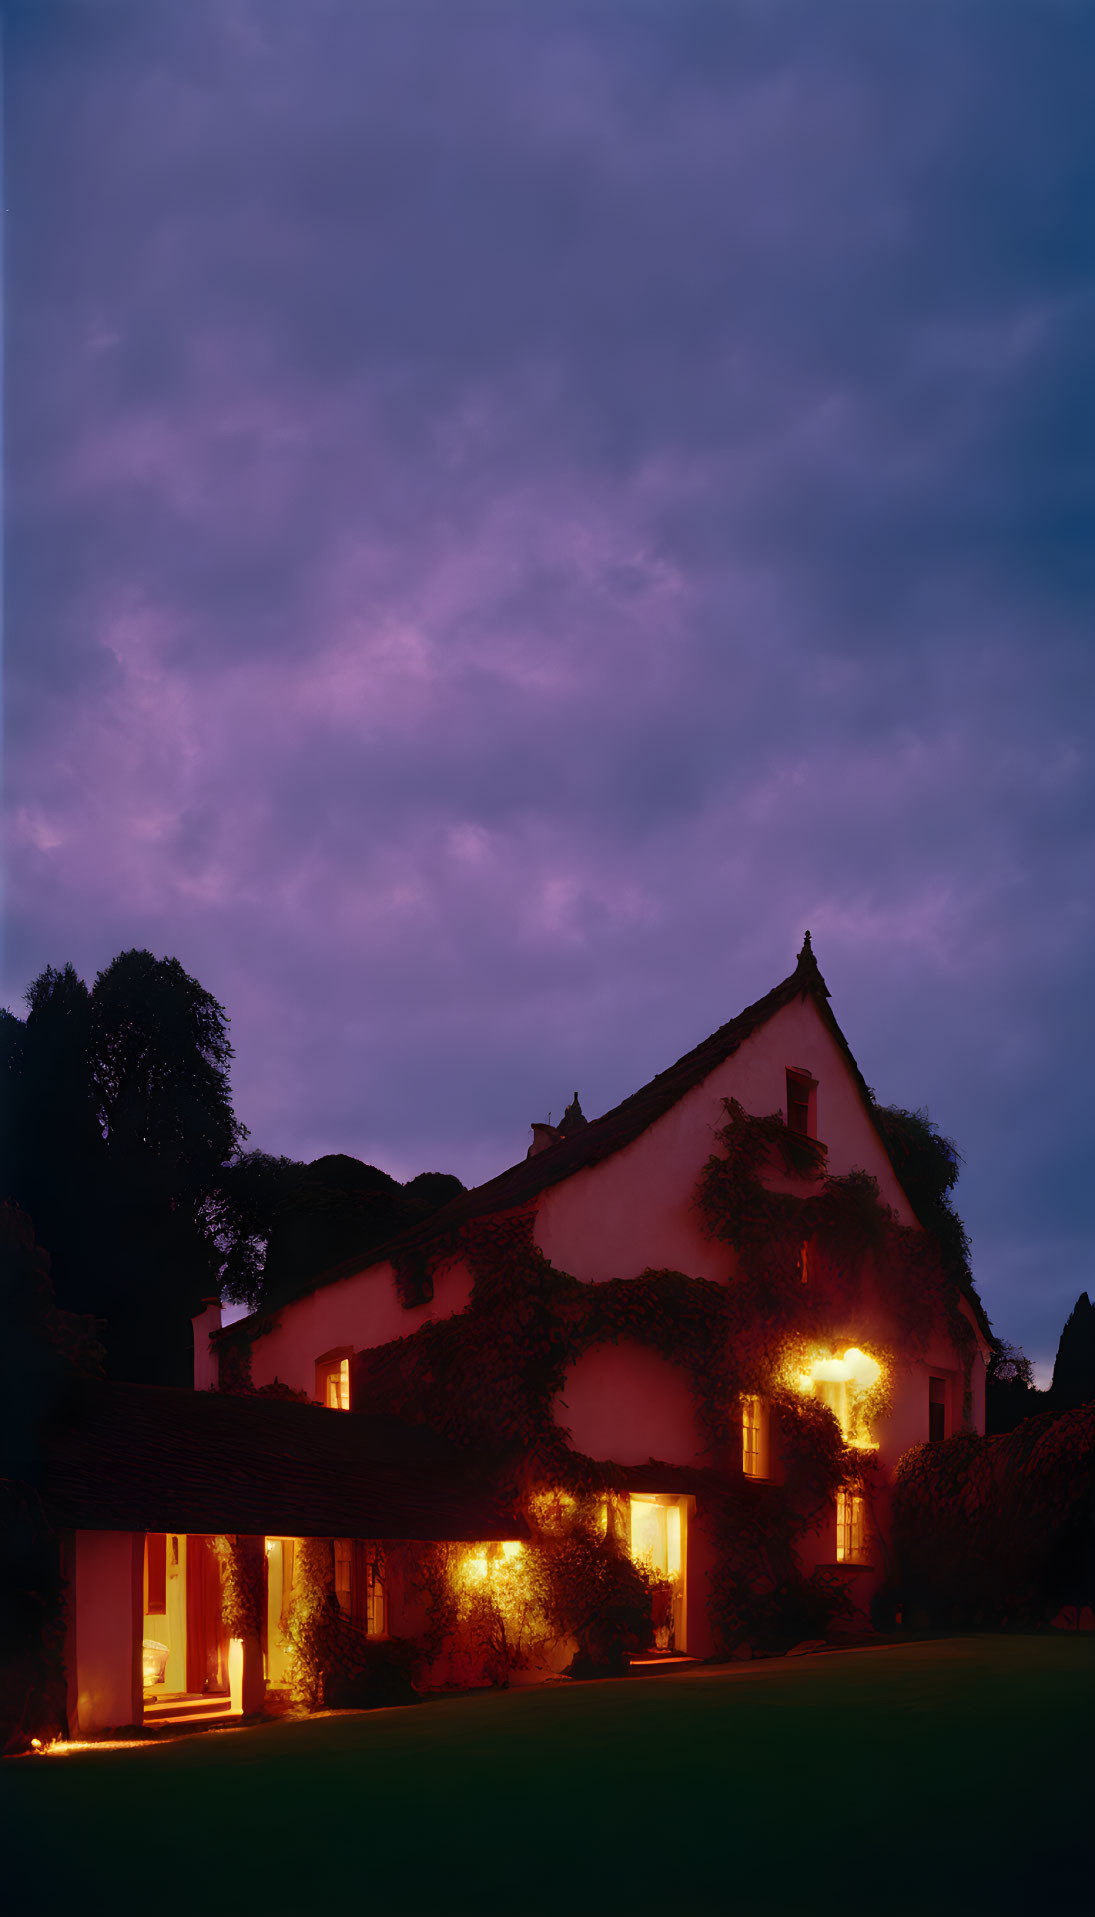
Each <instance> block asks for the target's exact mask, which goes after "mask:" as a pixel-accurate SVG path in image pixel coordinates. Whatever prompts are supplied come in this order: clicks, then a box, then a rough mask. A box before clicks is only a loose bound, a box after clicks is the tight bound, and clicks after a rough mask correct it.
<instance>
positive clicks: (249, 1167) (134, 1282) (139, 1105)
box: [0, 951, 464, 1384]
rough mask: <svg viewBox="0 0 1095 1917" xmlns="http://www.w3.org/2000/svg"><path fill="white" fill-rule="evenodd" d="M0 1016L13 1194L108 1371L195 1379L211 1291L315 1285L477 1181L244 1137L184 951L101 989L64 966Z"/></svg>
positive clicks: (205, 1003) (210, 1014) (245, 1295)
mask: <svg viewBox="0 0 1095 1917" xmlns="http://www.w3.org/2000/svg"><path fill="white" fill-rule="evenodd" d="M26 996H27V1005H28V1013H27V1018H26V1021H25V1022H22V1021H20V1020H19V1019H17V1018H14V1017H12V1015H11V1014H10V1013H4V1014H3V1015H2V1016H0V1127H2V1129H0V1145H2V1146H3V1150H4V1158H3V1167H4V1183H3V1187H2V1188H0V1198H3V1197H9V1198H11V1199H13V1200H15V1201H16V1202H17V1203H18V1204H19V1205H21V1206H22V1207H23V1209H24V1210H25V1211H26V1212H27V1213H29V1214H30V1216H31V1217H32V1218H33V1220H34V1224H35V1228H36V1231H37V1235H38V1239H39V1242H40V1243H41V1244H42V1245H45V1246H46V1247H48V1250H49V1254H50V1257H51V1260H52V1270H53V1283H54V1285H55V1287H56V1295H57V1302H58V1304H59V1305H60V1306H61V1307H63V1308H64V1309H65V1310H67V1311H70V1312H77V1313H91V1314H93V1316H94V1317H95V1319H96V1320H97V1321H98V1323H99V1325H100V1327H101V1331H102V1338H103V1343H104V1345H105V1348H106V1353H107V1369H108V1370H109V1372H110V1373H111V1375H113V1376H115V1377H120V1378H135V1379H142V1380H146V1381H148V1382H150V1383H161V1384H188V1383H189V1382H190V1381H191V1378H192V1376H193V1369H192V1366H193V1357H192V1334H191V1324H190V1321H191V1318H192V1317H193V1315H194V1314H195V1312H196V1311H198V1310H199V1308H200V1306H201V1303H202V1300H203V1299H204V1298H207V1297H211V1296H218V1295H219V1296H224V1297H227V1298H229V1299H231V1300H233V1301H239V1302H242V1303H247V1304H251V1305H254V1304H256V1303H258V1302H259V1301H260V1299H263V1300H265V1301H267V1302H278V1301H279V1300H280V1299H282V1298H284V1297H288V1296H292V1295H293V1294H294V1293H295V1292H297V1291H300V1290H302V1289H305V1288H306V1287H307V1285H308V1284H309V1283H310V1282H311V1281H313V1280H314V1279H315V1277H317V1276H318V1275H319V1274H320V1273H321V1272H323V1271H324V1270H327V1269H329V1268H330V1267H331V1266H332V1265H335V1264H339V1263H341V1262H343V1261H345V1260H347V1259H355V1258H359V1257H363V1256H366V1255H367V1254H368V1252H369V1251H370V1250H371V1249H372V1248H373V1247H375V1246H378V1245H379V1244H381V1243H382V1242H383V1241H384V1240H385V1239H387V1238H392V1237H394V1236H396V1235H397V1234H398V1233H399V1232H401V1231H405V1230H406V1229H407V1228H408V1227H409V1226H411V1225H414V1224H417V1223H420V1222H421V1221H422V1220H424V1219H426V1218H428V1217H430V1216H431V1215H432V1213H433V1212H435V1211H436V1210H438V1209H439V1207H440V1206H442V1205H444V1204H446V1203H447V1202H448V1201H449V1199H450V1198H452V1197H454V1196H456V1195H457V1194H458V1193H459V1192H461V1191H462V1190H463V1189H464V1188H463V1186H462V1185H461V1183H460V1181H459V1179H457V1178H452V1177H450V1176H448V1175H447V1174H445V1173H441V1172H425V1173H422V1174H421V1175H420V1176H419V1177H418V1178H415V1179H412V1180H411V1181H410V1182H409V1184H407V1185H405V1186H403V1185H400V1184H398V1183H397V1181H396V1180H395V1179H394V1178H390V1177H389V1176H388V1174H387V1173H386V1172H383V1171H380V1170H378V1169H377V1168H376V1167H375V1166H372V1165H363V1164H361V1163H360V1161H359V1160H358V1159H356V1158H349V1157H345V1156H341V1155H337V1154H336V1155H334V1156H331V1157H328V1158H323V1159H317V1160H316V1162H315V1163H314V1164H313V1165H301V1164H298V1163H297V1162H296V1161H295V1160H293V1159H289V1158H275V1157H272V1156H271V1155H270V1154H269V1153H266V1152H257V1151H256V1152H244V1151H242V1150H241V1147H242V1145H243V1141H244V1140H245V1139H246V1137H247V1132H246V1128H245V1127H244V1126H243V1125H241V1124H240V1122H239V1120H238V1119H237V1118H236V1116H235V1113H234V1111H233V1109H232V1095H231V1088H230V1085H229V1078H228V1069H229V1065H230V1063H231V1059H232V1047H231V1045H230V1043H229V1040H228V1021H227V1019H226V1017H225V1013H224V1009H223V1007H222V1006H220V1005H219V1004H218V1003H217V1001H216V999H215V998H214V997H213V996H212V994H211V993H209V992H207V991H206V990H205V989H204V988H203V987H202V986H201V985H199V983H198V981H197V980H196V979H194V978H191V977H190V976H189V974H188V973H186V972H185V971H184V970H183V968H182V966H181V965H180V964H179V962H178V960H177V959H173V958H167V959H157V958H155V957H154V956H153V955H152V953H151V952H143V951H130V952H122V953H120V954H119V956H118V957H117V958H116V959H114V960H113V961H112V963H111V964H110V965H108V966H107V967H106V969H105V970H104V971H102V972H100V973H99V975H98V977H97V978H96V980H95V984H94V987H93V988H92V990H91V991H90V992H89V991H88V988H87V986H86V985H85V984H84V983H83V981H82V980H81V979H80V978H79V977H78V975H77V973H76V972H75V970H74V968H73V967H72V966H71V965H66V966H64V967H63V968H62V969H61V970H57V969H55V968H54V967H53V966H47V967H46V969H45V971H44V972H42V973H41V975H40V976H39V977H38V978H36V979H35V981H34V983H33V985H32V986H31V987H30V989H29V991H28V992H27V995H26Z"/></svg>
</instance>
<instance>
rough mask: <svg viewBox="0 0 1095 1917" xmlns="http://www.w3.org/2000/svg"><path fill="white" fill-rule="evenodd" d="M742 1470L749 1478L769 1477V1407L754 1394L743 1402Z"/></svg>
mask: <svg viewBox="0 0 1095 1917" xmlns="http://www.w3.org/2000/svg"><path fill="white" fill-rule="evenodd" d="M741 1468H742V1470H743V1471H744V1473H745V1475H746V1477H747V1478H766V1477H767V1476H768V1406H767V1404H766V1403H765V1401H764V1399H763V1398H760V1397H757V1395H756V1394H755V1393H754V1392H747V1393H746V1395H745V1396H744V1397H743V1398H742V1401H741Z"/></svg>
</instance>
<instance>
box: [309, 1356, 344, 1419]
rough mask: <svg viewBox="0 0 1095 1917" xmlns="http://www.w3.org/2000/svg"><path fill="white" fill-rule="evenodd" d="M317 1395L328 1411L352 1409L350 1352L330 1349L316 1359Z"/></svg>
mask: <svg viewBox="0 0 1095 1917" xmlns="http://www.w3.org/2000/svg"><path fill="white" fill-rule="evenodd" d="M316 1397H317V1398H318V1399H319V1402H320V1404H322V1405H326V1407H327V1409H328V1411H348V1410H349V1409H350V1353H349V1351H348V1350H343V1351H328V1352H326V1353H325V1354H324V1356H323V1357H322V1358H318V1359H317V1360H316Z"/></svg>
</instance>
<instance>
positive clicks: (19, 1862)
mask: <svg viewBox="0 0 1095 1917" xmlns="http://www.w3.org/2000/svg"><path fill="white" fill-rule="evenodd" d="M1093 1748H1095V1640H1093V1639H1091V1638H1087V1637H1080V1638H1077V1637H1072V1638H1067V1639H1037V1638H957V1639H949V1640H947V1641H944V1642H937V1643H930V1644H909V1645H900V1646H893V1647H886V1648H881V1649H876V1650H868V1651H862V1652H843V1653H839V1654H833V1655H827V1656H817V1657H807V1658H801V1659H790V1660H788V1659H780V1660H776V1661H772V1662H767V1663H763V1664H756V1665H752V1666H749V1665H744V1666H736V1667H729V1668H728V1667H712V1668H710V1669H703V1668H701V1669H697V1670H694V1671H687V1672H685V1673H683V1674H679V1675H676V1674H675V1675H672V1676H669V1675H658V1676H655V1677H649V1678H644V1679H630V1680H623V1681H617V1682H606V1683H600V1684H580V1685H579V1684H558V1685H550V1686H543V1687H539V1688H536V1689H528V1690H515V1691H510V1692H508V1693H498V1692H493V1693H490V1692H488V1693H478V1694H475V1695H472V1696H467V1697H458V1698H447V1699H443V1700H437V1701H434V1702H430V1703H424V1704H421V1705H419V1706H417V1707H412V1708H410V1709H406V1710H397V1711H382V1712H372V1713H369V1714H352V1715H351V1714H340V1715H334V1716H330V1717H321V1718H316V1719H311V1720H308V1721H303V1722H300V1721H298V1722H292V1723H282V1724H276V1723H275V1724H269V1725H260V1726H257V1727H255V1728H249V1729H240V1730H229V1731H222V1732H206V1733H203V1734H201V1735H198V1736H193V1737H188V1738H180V1739H178V1740H176V1741H173V1742H170V1743H158V1744H150V1745H144V1746H142V1747H140V1748H137V1749H126V1750H114V1751H109V1750H95V1749H89V1750H83V1751H74V1752H72V1753H70V1754H69V1755H67V1756H65V1757H52V1756H47V1757H39V1758H21V1759H18V1760H13V1761H9V1762H7V1763H6V1764H4V1765H3V1766H2V1767H0V1793H2V1796H3V1799H4V1806H3V1809H4V1822H5V1827H6V1830H7V1832H8V1836H7V1838H6V1842H5V1850H6V1853H7V1855H6V1857H5V1862H4V1877H5V1880H6V1882H7V1884H8V1885H9V1886H10V1885H11V1883H12V1873H13V1872H14V1873H15V1877H16V1880H17V1881H19V1882H20V1883H21V1884H22V1885H23V1887H24V1889H23V1900H24V1901H23V1905H22V1907H23V1908H27V1909H31V1908H33V1909H35V1910H37V1911H47V1912H48V1911H53V1910H61V1909H68V1908H73V1909H88V1910H95V1911H98V1910H102V1909H113V1910H116V1911H119V1912H128V1911H135V1910H142V1911H148V1912H149V1913H151V1917H169V1914H173V1913H175V1912H183V1911H186V1912H195V1913H197V1917H221V1913H223V1912H229V1911H231V1912H233V1913H238V1917H250V1913H251V1912H255V1913H260V1914H263V1917H264V1914H265V1913H282V1912H293V1913H295V1914H296V1917H311V1913H312V1912H327V1911H339V1912H342V1911H346V1912H350V1913H357V1912H359V1911H360V1912H361V1913H371V1914H372V1917H397V1914H398V1913H410V1912H414V1913H426V1912H428V1913H449V1912H465V1911H466V1912H475V1913H477V1914H478V1917H487V1914H488V1913H495V1912H498V1913H502V1912H504V1913H507V1917H523V1914H524V1913H526V1912H528V1913H534V1912H537V1913H538V1912H546V1911H552V1912H557V1913H559V1917H584V1913H587V1912H597V1913H602V1914H603V1917H615V1914H616V1913H629V1912H653V1911H658V1912H662V1913H665V1914H666V1917H673V1913H676V1912H692V1911H698V1912H716V1911H717V1912H726V1913H731V1912H739V1911H740V1912H742V1913H743V1914H744V1913H747V1912H748V1913H754V1912H756V1913H765V1914H767V1913H777V1912H778V1913H784V1912H787V1913H790V1912H795V1913H799V1912H806V1913H810V1917H814V1914H815V1913H822V1912H825V1913H827V1912H830V1911H832V1912H835V1911H838V1910H839V1911H841V1912H842V1913H845V1917H846V1913H847V1912H848V1910H849V1908H850V1907H851V1908H855V1909H859V1908H862V1909H864V1910H865V1911H868V1912H871V1913H879V1917H888V1914H889V1913H891V1912H895V1913H896V1912H908V1913H913V1912H917V1913H920V1912H924V1913H929V1914H930V1917H939V1913H941V1912H951V1911H954V1912H957V1911H962V1912H964V1913H967V1917H968V1914H970V1913H980V1912H984V1913H986V1914H987V1913H992V1914H993V1917H996V1913H1013V1912H1014V1913H1019V1912H1023V1913H1027V1912H1029V1913H1039V1914H1040V1913H1043V1912H1044V1913H1046V1917H1060V1914H1061V1913H1073V1912H1075V1913H1080V1912H1083V1913H1084V1914H1085V1917H1087V1913H1089V1912H1090V1910H1091V1909H1092V1907H1093V1905H1095V1845H1093V1842H1092V1838H1091V1836H1090V1830H1091V1819H1092V1803H1093V1797H1092V1790H1093V1785H1095V1759H1093V1755H1092V1753H1093Z"/></svg>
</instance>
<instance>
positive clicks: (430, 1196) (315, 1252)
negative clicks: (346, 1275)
mask: <svg viewBox="0 0 1095 1917" xmlns="http://www.w3.org/2000/svg"><path fill="white" fill-rule="evenodd" d="M300 1171H301V1176H300V1178H299V1179H298V1180H297V1182H296V1184H295V1186H294V1188H293V1189H292V1190H291V1191H290V1192H289V1193H288V1195H287V1197H286V1199H285V1202H284V1204H283V1205H282V1206H281V1208H280V1210H279V1211H278V1213H277V1216H276V1219H275V1221H274V1227H273V1230H272V1232H271V1234H270V1241H269V1247H268V1250H267V1254H266V1267H265V1273H264V1278H263V1285H262V1303H263V1304H264V1305H277V1304H283V1303H285V1301H286V1300H287V1299H288V1298H292V1297H295V1296H297V1295H298V1294H299V1293H300V1292H302V1291H306V1290H307V1289H308V1287H309V1286H310V1285H311V1284H312V1283H314V1281H315V1279H316V1278H318V1277H319V1276H321V1275H322V1273H324V1272H325V1271H330V1270H332V1269H333V1268H334V1267H335V1266H336V1265H341V1264H347V1263H350V1262H357V1261H361V1262H364V1261H365V1260H367V1259H368V1257H369V1256H370V1254H371V1253H372V1252H374V1251H376V1250H378V1249H379V1247H380V1246H382V1245H383V1244H385V1243H386V1242H387V1241H388V1240H389V1239H391V1238H396V1237H398V1236H399V1234H400V1233H401V1232H404V1231H408V1230H409V1229H410V1228H411V1227H412V1226H413V1225H418V1224H422V1223H424V1222H425V1220H426V1219H427V1218H430V1217H432V1216H433V1214H434V1213H435V1212H437V1211H439V1210H440V1209H441V1208H442V1206H444V1205H447V1204H448V1203H449V1202H450V1200H451V1199H453V1198H455V1197H458V1196H459V1194H460V1193H461V1192H462V1191H463V1190H464V1187H463V1185H462V1184H461V1183H460V1180H459V1179H458V1178H455V1177H453V1175H452V1174H451V1173H450V1172H420V1173H419V1174H418V1176H417V1178H412V1179H410V1180H409V1181H408V1183H407V1184H406V1185H400V1184H399V1183H398V1182H397V1181H396V1179H394V1178H391V1177H389V1175H388V1173H387V1172H384V1171H380V1170H378V1168H377V1167H376V1166H375V1165H365V1164H363V1163H362V1162H361V1160H360V1159H358V1158H349V1157H347V1156H346V1155H345V1154H344V1153H341V1152H335V1153H331V1154H330V1155H328V1156H327V1157H325V1158H317V1159H315V1160H314V1161H313V1162H312V1164H310V1165H306V1166H302V1167H300Z"/></svg>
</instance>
